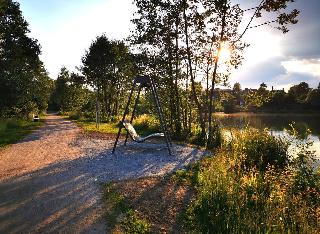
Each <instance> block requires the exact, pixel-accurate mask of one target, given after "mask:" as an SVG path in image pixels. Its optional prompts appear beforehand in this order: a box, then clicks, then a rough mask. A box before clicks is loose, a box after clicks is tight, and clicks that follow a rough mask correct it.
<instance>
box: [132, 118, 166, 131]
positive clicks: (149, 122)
mask: <svg viewBox="0 0 320 234" xmlns="http://www.w3.org/2000/svg"><path fill="white" fill-rule="evenodd" d="M133 125H134V127H135V129H136V130H137V131H142V132H143V133H145V134H148V133H152V132H159V131H161V129H160V122H159V120H158V119H156V118H155V117H154V116H151V115H146V114H144V115H140V116H138V117H137V118H135V119H134V120H133Z"/></svg>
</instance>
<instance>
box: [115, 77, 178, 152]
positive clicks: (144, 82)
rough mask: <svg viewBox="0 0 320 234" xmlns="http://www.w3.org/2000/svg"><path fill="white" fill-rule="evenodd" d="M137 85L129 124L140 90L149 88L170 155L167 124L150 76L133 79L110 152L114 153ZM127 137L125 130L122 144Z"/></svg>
mask: <svg viewBox="0 0 320 234" xmlns="http://www.w3.org/2000/svg"><path fill="white" fill-rule="evenodd" d="M137 85H138V94H137V97H136V100H135V102H134V107H133V111H132V114H131V118H130V124H132V121H133V118H134V114H135V111H136V108H137V104H138V102H139V97H140V92H141V90H142V89H143V88H150V90H151V93H152V96H153V99H154V102H155V104H156V107H157V112H158V116H159V119H160V126H161V131H162V132H163V134H164V137H165V141H166V144H167V148H168V152H169V155H172V154H171V148H170V146H171V138H170V135H169V133H168V128H167V124H166V122H165V118H164V115H163V111H162V107H161V104H160V101H159V96H158V93H157V88H156V85H155V83H154V81H153V79H152V78H151V77H150V76H137V77H136V78H135V79H134V81H133V86H132V88H131V91H130V94H129V98H128V102H127V105H126V108H125V111H124V114H123V116H122V120H121V122H120V125H119V130H118V134H117V138H116V141H115V142H114V146H113V150H112V153H114V152H115V150H116V148H117V144H118V141H119V137H120V133H121V130H122V128H123V124H122V123H123V122H124V120H125V119H126V116H127V115H128V114H129V109H130V103H131V99H132V95H133V92H134V91H135V89H136V86H137ZM128 137H129V133H128V132H127V134H126V139H125V142H124V145H126V143H127V140H128Z"/></svg>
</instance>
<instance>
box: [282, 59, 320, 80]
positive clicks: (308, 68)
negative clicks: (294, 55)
mask: <svg viewBox="0 0 320 234" xmlns="http://www.w3.org/2000/svg"><path fill="white" fill-rule="evenodd" d="M281 65H282V66H283V67H284V68H285V69H286V70H287V72H288V73H306V74H309V75H312V76H315V77H319V78H320V59H303V60H289V61H283V62H281Z"/></svg>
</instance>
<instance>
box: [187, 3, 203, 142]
mask: <svg viewBox="0 0 320 234" xmlns="http://www.w3.org/2000/svg"><path fill="white" fill-rule="evenodd" d="M186 5H187V3H186V0H184V9H183V18H184V33H185V37H186V46H187V57H188V66H189V74H190V80H191V91H192V97H193V100H194V102H195V104H196V106H197V110H198V115H199V116H198V117H199V124H200V128H201V138H203V139H202V140H204V138H205V134H206V128H205V121H204V119H203V111H202V106H201V103H200V102H199V99H198V97H197V93H196V87H195V81H194V77H193V69H192V60H191V51H190V46H189V34H188V22H187V15H186Z"/></svg>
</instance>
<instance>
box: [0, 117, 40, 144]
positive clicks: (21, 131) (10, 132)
mask: <svg viewBox="0 0 320 234" xmlns="http://www.w3.org/2000/svg"><path fill="white" fill-rule="evenodd" d="M40 125H41V122H32V121H31V120H23V119H0V147H3V146H6V145H9V144H12V143H14V142H16V141H18V140H19V139H21V138H22V137H23V136H25V135H26V134H27V133H29V132H30V131H32V130H33V129H35V128H36V127H38V126H40Z"/></svg>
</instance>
